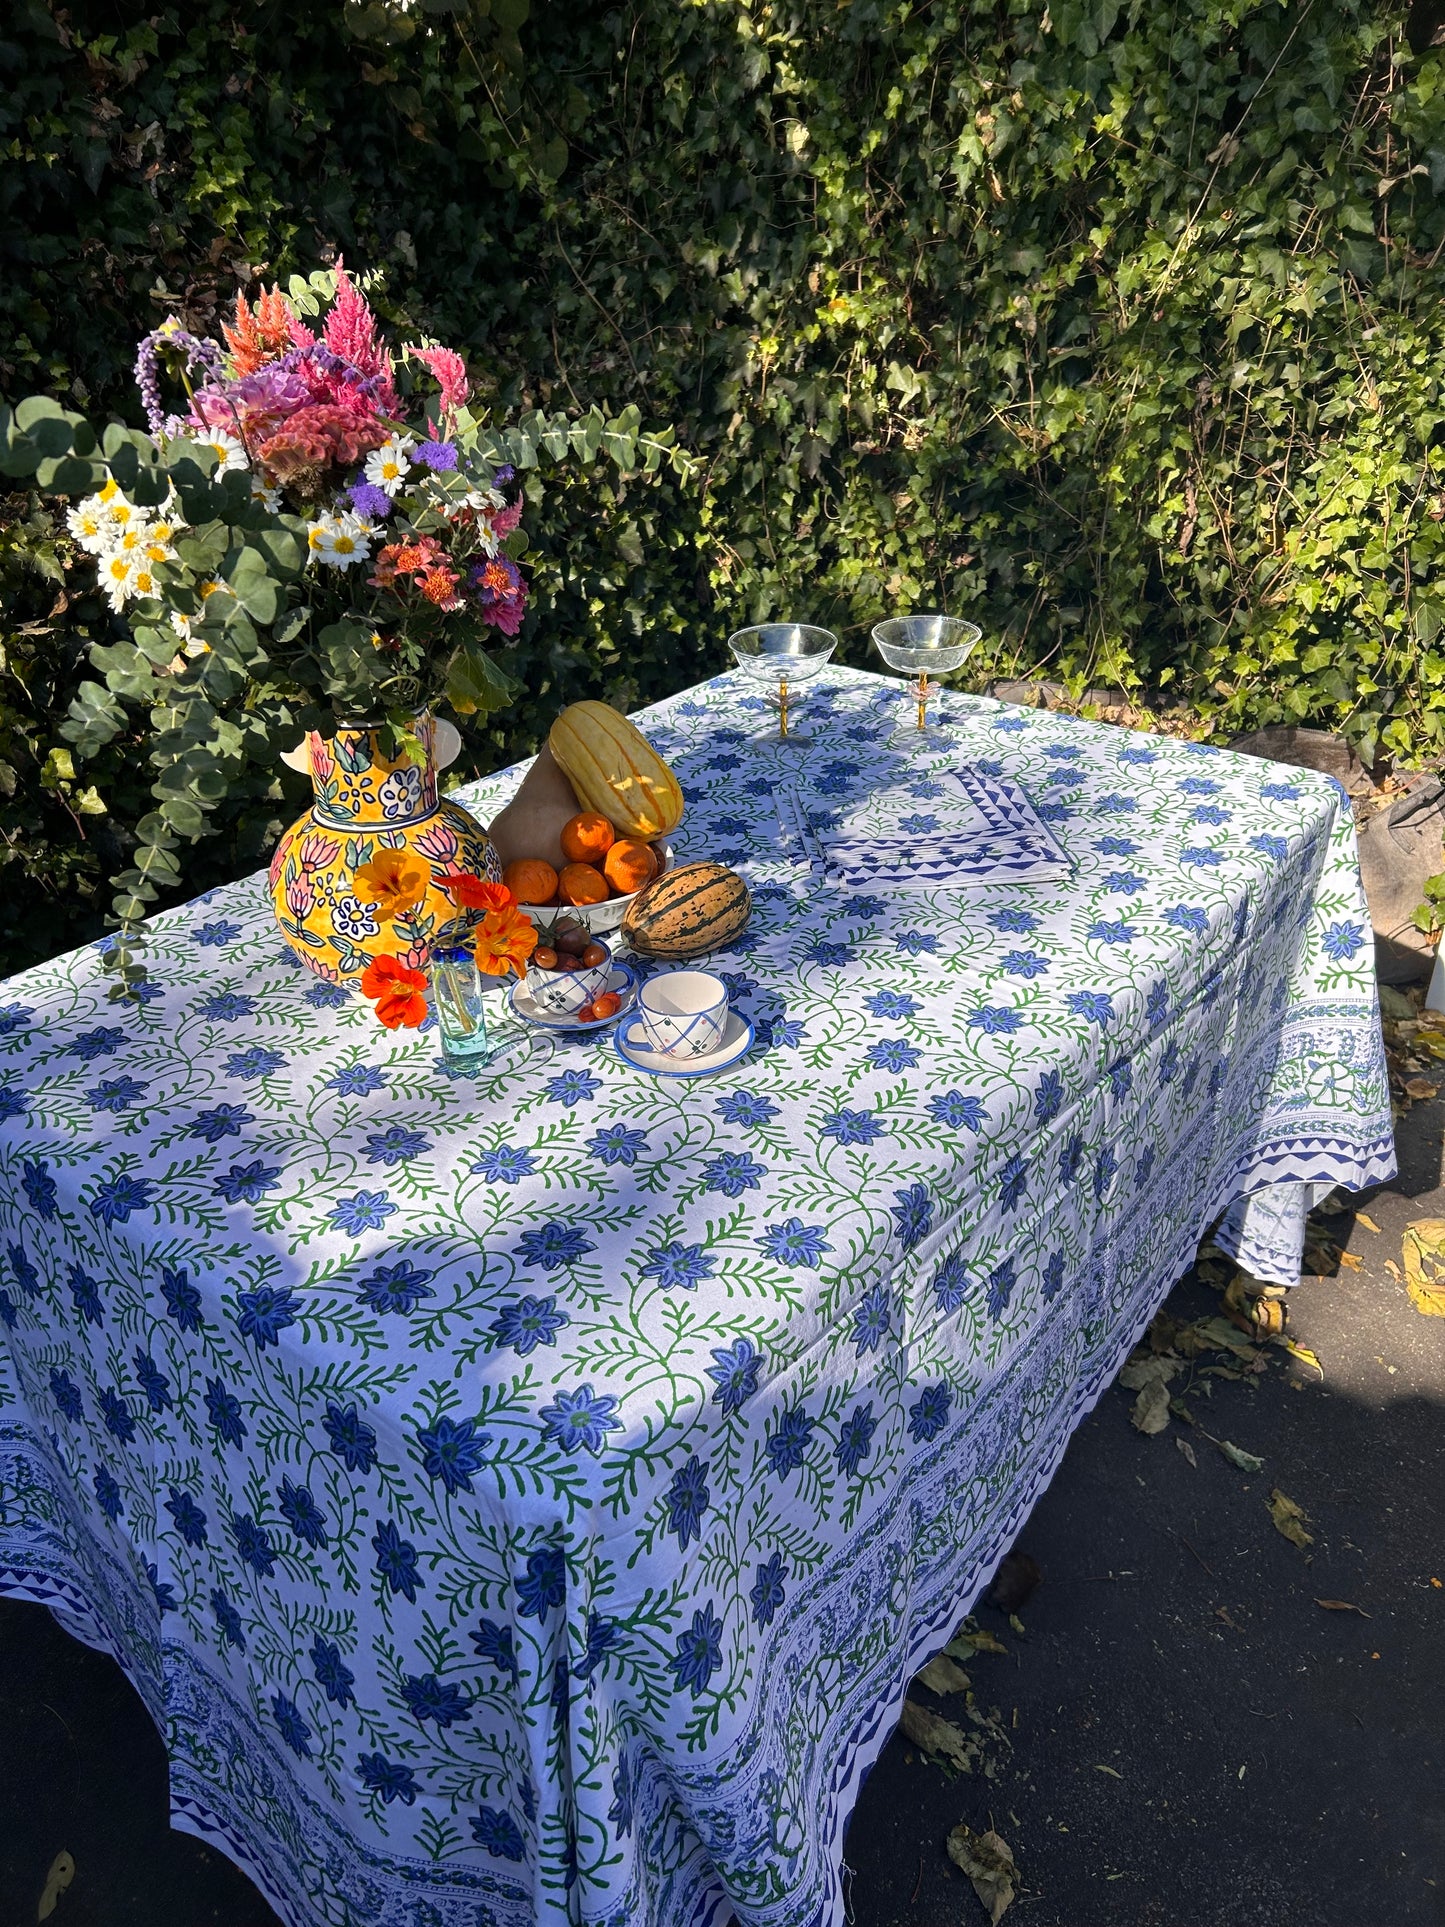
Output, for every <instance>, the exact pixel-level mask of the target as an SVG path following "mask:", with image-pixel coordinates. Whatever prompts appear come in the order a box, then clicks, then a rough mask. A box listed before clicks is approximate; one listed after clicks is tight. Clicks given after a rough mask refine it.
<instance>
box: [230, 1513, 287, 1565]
mask: <svg viewBox="0 0 1445 1927" xmlns="http://www.w3.org/2000/svg"><path fill="white" fill-rule="evenodd" d="M228 1530H229V1531H230V1534H231V1539H232V1541H233V1542H234V1544H235V1547H236V1553H237V1556H238V1557H239V1558H240V1560H241V1561H242V1563H243V1564H244V1565H247V1566H249V1567H250V1568H251V1570H252V1571H253V1572H254V1573H255V1574H256V1575H257V1576H258V1577H259V1578H261V1579H269V1578H270V1577H271V1575H272V1573H274V1572H275V1570H276V1548H275V1546H273V1545H272V1543H271V1535H270V1534H269V1533H268V1532H267V1530H266V1528H265V1527H264V1526H263V1525H259V1524H258V1523H257V1521H256V1520H255V1519H253V1518H252V1517H251V1515H250V1513H249V1512H233V1513H232V1514H231V1520H230V1525H229V1528H228Z"/></svg>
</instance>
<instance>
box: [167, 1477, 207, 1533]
mask: <svg viewBox="0 0 1445 1927" xmlns="http://www.w3.org/2000/svg"><path fill="white" fill-rule="evenodd" d="M170 1495H171V1496H170V1497H169V1498H168V1499H167V1500H166V1511H167V1512H169V1513H170V1515H171V1517H172V1519H174V1521H175V1525H176V1531H177V1532H178V1533H179V1534H180V1535H181V1537H182V1538H183V1539H184V1540H185V1542H186V1544H187V1545H188V1546H203V1545H205V1543H206V1541H207V1539H208V1538H209V1536H210V1535H209V1532H208V1530H207V1525H206V1515H205V1513H204V1512H203V1511H202V1509H201V1507H200V1506H199V1505H197V1503H196V1500H195V1497H194V1495H193V1494H192V1493H189V1492H183V1491H181V1489H180V1488H179V1487H178V1486H174V1485H173V1486H171V1488H170Z"/></svg>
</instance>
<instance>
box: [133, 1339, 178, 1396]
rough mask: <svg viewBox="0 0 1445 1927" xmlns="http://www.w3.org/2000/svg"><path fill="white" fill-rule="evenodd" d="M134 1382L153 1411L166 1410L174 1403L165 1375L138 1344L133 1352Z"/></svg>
mask: <svg viewBox="0 0 1445 1927" xmlns="http://www.w3.org/2000/svg"><path fill="white" fill-rule="evenodd" d="M135 1376H136V1383H137V1384H138V1385H139V1386H140V1388H141V1390H142V1391H143V1392H144V1393H145V1395H146V1403H147V1404H148V1405H149V1406H150V1408H151V1410H152V1411H153V1412H168V1411H169V1410H170V1409H171V1407H172V1406H173V1405H174V1404H175V1399H174V1398H173V1397H172V1396H171V1388H170V1386H169V1384H168V1383H167V1382H166V1376H165V1373H164V1372H163V1371H161V1369H160V1367H159V1366H158V1365H157V1364H156V1362H155V1360H154V1359H153V1358H152V1357H151V1355H150V1353H149V1352H143V1351H141V1350H140V1348H139V1346H137V1348H136V1352H135Z"/></svg>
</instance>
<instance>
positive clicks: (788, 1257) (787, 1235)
mask: <svg viewBox="0 0 1445 1927" xmlns="http://www.w3.org/2000/svg"><path fill="white" fill-rule="evenodd" d="M757 1242H758V1244H759V1245H760V1246H761V1247H762V1249H763V1250H764V1251H765V1252H766V1253H767V1255H768V1256H769V1257H770V1258H772V1259H774V1260H775V1261H776V1262H777V1263H778V1264H780V1265H791V1266H802V1267H803V1268H804V1269H805V1270H807V1271H816V1270H817V1269H818V1267H819V1266H820V1265H821V1264H822V1262H823V1254H824V1252H827V1251H831V1250H832V1249H833V1247H832V1245H830V1244H829V1243H828V1241H827V1239H826V1238H825V1237H824V1236H823V1227H822V1226H821V1225H819V1224H804V1223H803V1221H802V1219H801V1218H787V1219H785V1220H784V1221H783V1223H782V1224H770V1225H769V1226H768V1228H767V1230H766V1231H765V1232H764V1233H763V1235H762V1236H761V1237H760V1238H759V1239H758V1240H757Z"/></svg>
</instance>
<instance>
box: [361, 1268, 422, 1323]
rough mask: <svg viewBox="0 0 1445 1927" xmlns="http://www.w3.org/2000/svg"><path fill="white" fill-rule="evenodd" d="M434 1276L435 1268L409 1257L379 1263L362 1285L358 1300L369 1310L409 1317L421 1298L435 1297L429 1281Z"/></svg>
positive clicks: (420, 1301)
mask: <svg viewBox="0 0 1445 1927" xmlns="http://www.w3.org/2000/svg"><path fill="white" fill-rule="evenodd" d="M435 1276H436V1273H435V1272H434V1271H429V1270H428V1269H427V1268H426V1266H425V1265H416V1264H413V1263H412V1261H411V1260H410V1259H409V1258H398V1259H397V1261H396V1263H395V1264H390V1265H378V1266H377V1268H376V1270H375V1271H373V1272H372V1274H371V1276H370V1277H369V1278H368V1279H367V1280H366V1281H365V1283H364V1284H363V1285H362V1287H361V1292H360V1298H361V1302H362V1304H363V1305H369V1306H370V1308H371V1309H372V1311H378V1312H382V1313H384V1314H391V1313H399V1314H401V1315H402V1316H403V1317H405V1316H409V1315H410V1314H411V1313H412V1312H414V1311H415V1310H416V1308H417V1306H418V1305H419V1304H421V1303H422V1301H423V1300H424V1299H427V1298H435V1297H436V1287H435V1286H434V1285H433V1284H432V1279H433V1278H434V1277H435Z"/></svg>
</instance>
